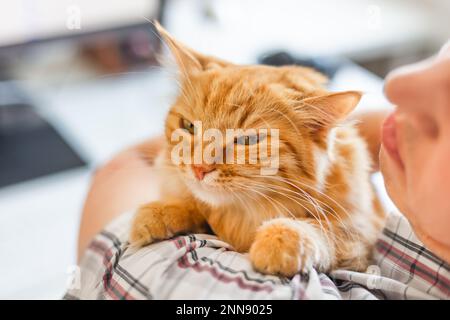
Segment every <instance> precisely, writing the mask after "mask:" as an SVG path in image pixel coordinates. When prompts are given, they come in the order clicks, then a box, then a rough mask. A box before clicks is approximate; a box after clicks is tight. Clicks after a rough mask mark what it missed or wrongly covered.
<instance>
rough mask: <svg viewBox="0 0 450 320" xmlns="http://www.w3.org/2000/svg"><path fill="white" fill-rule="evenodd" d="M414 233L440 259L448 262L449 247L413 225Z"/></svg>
mask: <svg viewBox="0 0 450 320" xmlns="http://www.w3.org/2000/svg"><path fill="white" fill-rule="evenodd" d="M413 227H414V233H415V234H416V235H417V237H418V238H419V239H420V240H421V241H422V242H423V243H424V245H425V246H426V247H427V248H428V249H429V250H430V251H432V252H433V253H434V254H435V255H437V256H438V257H439V258H441V259H442V260H444V261H446V262H447V263H450V247H449V246H448V245H446V244H443V243H441V242H439V241H438V240H436V239H434V238H432V237H431V236H429V235H428V234H426V233H425V232H424V231H423V230H422V229H421V228H420V227H418V226H417V225H414V226H413Z"/></svg>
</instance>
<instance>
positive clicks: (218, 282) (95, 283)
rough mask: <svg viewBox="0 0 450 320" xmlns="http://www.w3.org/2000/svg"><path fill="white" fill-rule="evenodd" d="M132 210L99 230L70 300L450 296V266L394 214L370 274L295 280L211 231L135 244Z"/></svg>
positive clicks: (337, 273)
mask: <svg viewBox="0 0 450 320" xmlns="http://www.w3.org/2000/svg"><path fill="white" fill-rule="evenodd" d="M131 218H132V213H127V214H124V215H122V216H120V217H119V218H117V219H116V220H115V221H113V222H112V223H111V224H110V225H108V226H107V227H106V228H105V229H104V230H103V231H102V232H101V233H99V234H98V235H97V236H96V237H95V239H94V240H93V241H92V243H91V244H90V246H89V248H88V250H87V252H86V253H85V256H84V258H83V260H82V262H81V266H80V267H81V269H80V270H81V271H80V274H79V279H77V281H75V285H74V286H73V287H72V288H71V289H70V290H68V292H67V293H66V295H65V297H64V298H65V299H448V298H449V297H450V265H449V264H448V263H446V262H444V261H442V260H441V259H440V258H438V257H437V256H436V255H434V254H433V253H432V252H430V251H429V250H428V249H426V248H425V247H424V246H423V245H422V243H421V242H420V241H419V240H418V239H417V238H416V236H415V235H414V233H413V232H412V229H411V227H410V225H409V223H408V222H407V220H406V219H405V218H404V217H403V216H401V215H398V214H391V215H390V216H389V219H388V221H387V224H386V226H385V228H384V230H383V232H382V234H381V235H380V237H379V239H378V242H377V244H376V249H375V250H374V257H373V260H374V264H373V265H372V266H370V267H369V268H368V270H367V272H366V273H360V272H353V271H348V270H335V271H333V272H331V273H329V274H323V273H317V272H316V271H315V270H314V269H311V270H309V272H308V273H307V274H303V275H302V274H297V275H295V276H294V277H293V278H292V279H288V278H282V277H276V276H269V275H263V274H260V273H258V272H256V271H254V270H253V268H252V266H251V264H250V262H249V260H248V258H247V257H246V255H245V254H240V253H237V252H234V251H233V250H232V248H231V246H230V245H228V244H227V243H225V242H223V241H220V240H218V239H217V238H216V237H215V236H212V235H206V234H191V235H186V236H178V237H175V238H172V239H169V240H166V241H162V242H159V243H155V244H152V245H150V246H147V247H144V248H141V249H139V250H135V251H132V250H131V249H130V248H127V246H126V240H127V238H128V230H129V225H130V219H131Z"/></svg>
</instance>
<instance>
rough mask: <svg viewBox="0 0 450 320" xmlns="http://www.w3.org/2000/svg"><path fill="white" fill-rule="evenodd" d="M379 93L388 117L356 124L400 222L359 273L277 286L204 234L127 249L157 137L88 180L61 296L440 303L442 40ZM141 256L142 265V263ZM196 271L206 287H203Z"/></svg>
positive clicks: (448, 239) (449, 93)
mask: <svg viewBox="0 0 450 320" xmlns="http://www.w3.org/2000/svg"><path fill="white" fill-rule="evenodd" d="M385 93H386V96H387V98H388V99H389V100H390V101H391V102H392V103H393V104H394V105H396V109H395V111H394V112H393V113H391V114H390V115H389V116H387V117H386V114H385V113H384V112H375V113H373V112H372V113H366V114H363V115H360V116H359V117H358V118H359V120H360V121H361V124H360V130H361V133H362V135H363V136H365V137H366V139H367V140H368V141H369V146H370V151H371V153H372V155H373V158H374V159H378V153H379V154H380V157H379V160H380V161H379V167H380V169H381V173H382V175H383V178H384V181H385V186H386V189H387V192H388V194H389V196H390V198H391V199H392V200H393V202H394V203H395V205H396V206H397V208H398V209H399V210H400V212H401V213H403V215H404V216H402V215H397V214H392V215H390V218H389V219H388V221H387V224H386V227H385V229H384V231H383V234H382V235H381V236H380V240H379V241H378V243H377V245H376V250H375V251H376V252H375V254H374V263H375V264H374V266H372V269H371V270H368V271H369V272H368V273H356V272H351V271H347V270H337V271H333V272H332V273H331V274H329V275H324V274H319V273H317V272H315V271H314V270H310V273H309V276H308V277H304V276H302V275H296V276H295V277H294V278H293V279H291V280H290V281H288V282H286V281H285V280H283V279H277V277H273V276H263V275H257V273H256V272H253V271H252V270H251V266H250V265H249V263H248V261H247V259H246V257H245V256H243V255H240V254H237V253H233V252H229V251H230V250H228V249H229V247H227V245H226V244H224V243H222V242H220V241H218V240H217V239H215V238H214V237H213V236H211V237H206V238H203V237H202V236H201V235H200V236H198V235H193V236H182V237H180V238H179V239H178V240H177V241H175V242H174V244H175V247H176V248H175V247H174V248H172V247H173V245H172V244H167V243H168V241H165V242H161V243H159V244H155V245H151V246H148V247H145V248H143V249H141V251H145V253H141V254H139V252H134V253H133V252H129V251H127V249H126V247H124V246H123V243H124V242H126V235H127V228H126V227H125V225H127V224H129V220H130V217H131V215H132V211H133V210H134V209H135V208H136V207H138V206H139V205H140V204H142V203H146V202H149V201H152V200H155V199H157V196H158V194H157V186H155V184H154V183H152V181H155V171H154V169H153V168H152V167H151V165H148V160H146V159H145V157H144V156H143V155H144V154H146V153H149V152H150V153H155V152H157V151H158V150H159V149H160V148H161V145H162V143H163V140H162V138H155V139H152V140H149V141H146V142H144V143H142V144H140V145H138V146H135V147H132V148H130V149H128V150H126V151H123V152H122V153H121V154H119V155H118V156H116V157H115V158H114V159H112V160H111V161H110V162H109V163H108V164H106V165H105V166H103V167H102V168H100V169H99V170H98V171H97V172H96V174H95V176H94V177H93V181H92V185H91V189H90V192H89V194H88V197H87V199H86V203H85V206H84V210H83V216H82V220H81V226H80V236H79V247H78V248H79V249H78V256H79V259H80V262H81V270H82V272H84V275H85V279H84V282H83V281H82V283H84V286H83V285H82V288H75V289H73V290H69V291H68V293H67V295H66V298H69V299H70V298H143V299H145V298H152V297H158V298H186V297H189V298H193V299H195V298H242V299H245V298H296V299H302V298H309V299H311V298H319V299H322V298H338V299H376V298H380V299H382V298H384V299H386V298H387V299H402V298H443V299H448V298H449V297H450V265H449V263H450V233H449V232H448V231H449V228H450V200H449V199H448V192H449V190H450V170H448V169H447V166H446V164H447V162H448V161H449V160H450V143H449V141H450V121H449V120H450V42H449V44H447V45H446V46H444V47H443V48H442V50H441V51H440V53H439V54H438V55H436V56H434V57H432V58H430V59H428V60H426V61H423V62H420V63H417V64H414V65H411V66H407V67H403V68H400V69H398V70H395V71H393V72H392V73H391V74H389V75H388V76H387V78H386V82H385ZM385 118H386V120H384V119H385ZM383 121H384V123H383ZM380 132H381V134H380ZM380 145H381V147H380ZM380 150H381V151H380ZM379 151H380V152H379ZM376 166H378V162H376ZM123 212H129V213H128V214H125V215H123V214H122V213H123ZM405 217H406V218H407V219H408V221H407V220H406V219H405ZM111 221H114V222H113V223H111ZM108 223H110V227H109V229H108V227H106V228H105V225H107V224H108ZM411 228H412V229H411ZM101 230H104V231H102V232H100V231H101ZM99 232H100V233H99ZM92 239H94V240H92ZM169 246H172V247H170V248H169ZM87 248H88V249H87ZM171 248H172V249H171ZM218 252H219V253H218ZM194 253H195V255H194ZM189 254H192V256H191V257H190V256H189ZM144 255H145V257H146V258H145V259H146V260H145V261H146V263H147V264H148V265H151V266H152V267H148V266H142V264H143V262H142V259H144V258H143V256H144ZM166 256H167V257H170V259H169V258H167V257H166ZM82 257H83V259H81V258H82ZM165 258H167V259H165ZM161 259H163V261H164V263H163V262H161V263H159V264H158V263H156V262H155V261H160V260H161ZM164 259H165V260H164ZM105 261H106V262H105ZM169 262H170V263H169ZM96 263H97V267H96V268H92V265H94V264H96ZM176 264H178V269H176V270H175V269H174V268H176V267H174V265H176ZM89 265H91V267H89ZM130 270H134V273H133V272H131V271H130ZM136 270H138V271H136ZM82 274H83V273H82ZM205 274H208V275H209V276H210V277H212V278H214V279H215V280H216V281H215V282H214V283H213V284H211V285H210V284H209V282H208V280H211V279H210V278H207V277H206V276H205ZM217 274H219V276H217ZM105 275H107V277H105ZM155 275H156V276H155ZM174 279H176V281H175V282H174ZM180 279H183V280H182V281H179V280H180ZM100 282H101V283H102V286H99V285H98V284H99V283H100ZM203 282H204V283H208V285H206V284H203ZM199 283H200V285H199ZM205 286H206V287H208V288H207V289H205ZM99 287H101V289H99ZM236 288H238V289H236ZM246 290H247V291H246Z"/></svg>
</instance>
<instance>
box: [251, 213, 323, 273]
mask: <svg viewBox="0 0 450 320" xmlns="http://www.w3.org/2000/svg"><path fill="white" fill-rule="evenodd" d="M249 253H250V260H251V262H252V264H253V267H254V268H255V269H256V270H258V271H259V272H261V273H265V274H273V275H281V276H285V277H292V276H294V275H295V274H296V273H297V272H299V271H302V272H306V271H307V270H308V269H309V268H311V267H318V268H319V269H323V267H325V266H328V265H329V262H330V261H329V260H330V257H329V250H328V249H327V248H326V244H325V243H323V238H322V237H321V236H320V234H318V230H316V228H315V227H313V226H312V225H310V224H308V223H307V222H303V221H298V220H292V219H287V218H279V219H274V220H271V221H268V222H266V223H265V224H263V225H262V226H261V227H260V228H259V229H258V231H257V233H256V237H255V240H254V242H253V244H252V246H251V247H250V252H249Z"/></svg>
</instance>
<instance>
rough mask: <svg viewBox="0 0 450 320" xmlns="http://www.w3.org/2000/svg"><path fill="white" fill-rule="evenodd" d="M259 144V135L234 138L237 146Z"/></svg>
mask: <svg viewBox="0 0 450 320" xmlns="http://www.w3.org/2000/svg"><path fill="white" fill-rule="evenodd" d="M258 142H259V136H258V135H257V134H255V135H251V136H250V135H245V136H240V137H236V138H234V143H235V144H240V145H245V146H251V145H254V144H256V143H258Z"/></svg>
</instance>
